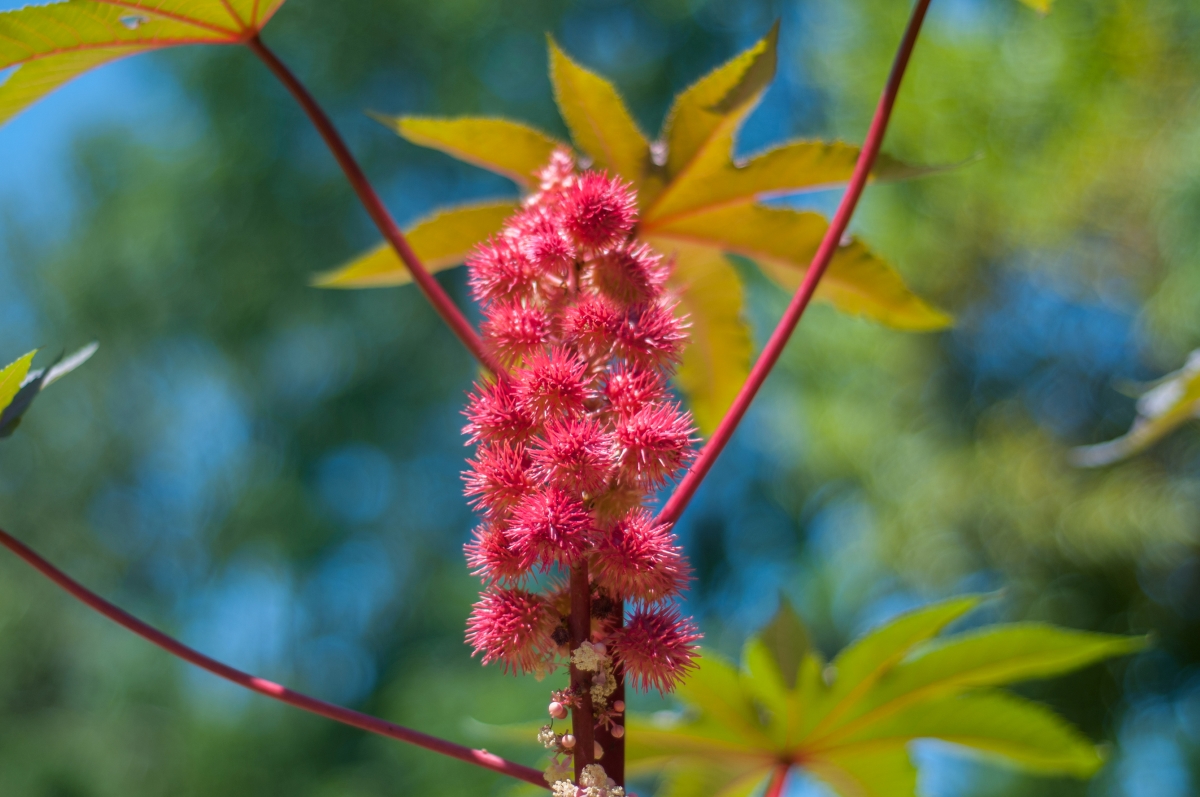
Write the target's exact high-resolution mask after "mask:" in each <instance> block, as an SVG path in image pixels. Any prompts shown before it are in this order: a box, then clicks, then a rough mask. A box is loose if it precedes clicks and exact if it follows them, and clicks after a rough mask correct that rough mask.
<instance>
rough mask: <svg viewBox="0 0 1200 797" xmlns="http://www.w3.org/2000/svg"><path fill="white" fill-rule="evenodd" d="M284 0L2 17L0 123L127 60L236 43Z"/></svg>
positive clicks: (113, 0)
mask: <svg viewBox="0 0 1200 797" xmlns="http://www.w3.org/2000/svg"><path fill="white" fill-rule="evenodd" d="M282 4H283V0H119V2H118V0H67V1H66V2H62V3H53V4H50V5H42V6H28V7H25V8H19V9H16V10H15V11H5V12H0V70H4V69H7V68H9V67H14V66H16V67H19V68H18V69H17V70H16V72H14V73H13V74H12V75H11V76H9V78H8V80H7V81H5V82H4V83H3V84H2V85H0V124H3V123H4V122H7V121H8V120H9V119H11V118H12V117H13V116H15V115H16V114H17V113H19V112H21V111H22V110H24V109H25V108H26V107H28V106H29V105H31V104H32V103H34V102H36V101H37V100H39V99H41V98H42V97H44V96H45V95H46V94H48V93H50V92H51V91H53V90H54V89H56V88H58V87H59V86H61V85H63V84H64V83H66V82H67V81H69V80H71V79H72V78H75V77H78V76H79V75H81V74H83V73H84V72H86V71H88V70H89V69H92V68H93V67H97V66H100V65H102V64H105V63H108V62H110V61H114V60H116V59H118V58H123V57H125V56H128V55H136V54H137V53H142V52H148V51H150V50H156V49H159V48H162V47H174V46H179V45H185V44H238V43H241V42H244V41H245V40H246V39H248V38H250V37H251V36H254V35H255V34H257V33H258V32H259V31H260V30H262V27H263V25H265V24H266V23H267V21H268V20H269V19H270V18H271V16H272V14H274V13H275V11H276V10H278V8H279V6H281V5H282Z"/></svg>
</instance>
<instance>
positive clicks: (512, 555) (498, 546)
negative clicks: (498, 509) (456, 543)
mask: <svg viewBox="0 0 1200 797" xmlns="http://www.w3.org/2000/svg"><path fill="white" fill-rule="evenodd" d="M464 551H465V552H466V554H467V564H468V565H470V566H471V572H472V573H473V574H474V575H477V576H479V577H480V578H482V579H483V580H484V582H485V583H492V582H496V583H500V584H507V585H513V584H517V583H520V582H523V581H525V580H526V579H527V578H528V576H529V568H528V567H526V566H525V562H524V561H523V559H522V557H521V555H520V554H518V553H517V552H516V551H514V550H513V549H512V542H511V541H510V540H509V539H508V535H507V534H505V533H504V529H502V528H501V527H499V526H497V525H495V524H493V523H484V524H483V525H481V526H479V527H478V528H477V529H475V534H474V535H473V537H472V539H471V541H470V542H469V543H467V544H466V546H464Z"/></svg>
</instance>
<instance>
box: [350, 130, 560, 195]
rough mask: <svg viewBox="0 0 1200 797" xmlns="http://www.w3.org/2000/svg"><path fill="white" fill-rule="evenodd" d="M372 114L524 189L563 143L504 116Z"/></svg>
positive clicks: (421, 141)
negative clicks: (454, 117) (446, 117)
mask: <svg viewBox="0 0 1200 797" xmlns="http://www.w3.org/2000/svg"><path fill="white" fill-rule="evenodd" d="M372 116H374V118H375V119H377V120H378V121H380V122H382V123H383V124H385V125H387V126H388V127H389V128H391V129H392V130H395V131H396V132H397V133H399V134H400V135H401V136H402V137H404V138H405V139H407V140H409V141H411V142H412V143H414V144H417V145H419V146H422V147H430V148H432V149H436V150H441V151H442V152H445V153H446V154H448V155H452V156H454V157H455V158H458V159H459V160H461V161H464V162H466V163H470V164H473V165H475V166H479V167H481V168H484V169H487V170H488V171H492V172H495V173H496V174H500V175H503V176H505V177H507V178H509V179H510V180H512V181H513V182H515V183H516V184H517V185H519V186H521V187H522V188H526V189H529V188H533V187H534V186H535V179H534V176H533V175H534V172H536V171H538V170H539V169H541V168H542V167H544V166H545V165H546V164H547V163H548V162H549V161H550V153H552V152H553V151H554V149H555V148H556V147H560V146H564V145H563V144H562V143H561V142H559V141H556V140H555V139H553V138H551V137H550V136H548V135H546V134H545V133H543V132H542V131H540V130H536V129H534V128H532V127H529V126H528V125H523V124H521V123H520V122H510V121H509V120H507V119H486V118H481V117H470V116H464V117H459V118H457V119H433V118H428V117H416V116H380V115H378V114H372Z"/></svg>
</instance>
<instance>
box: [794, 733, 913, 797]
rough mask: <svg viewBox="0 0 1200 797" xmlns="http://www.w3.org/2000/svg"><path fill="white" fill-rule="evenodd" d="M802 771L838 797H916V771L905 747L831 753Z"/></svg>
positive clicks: (807, 762)
mask: <svg viewBox="0 0 1200 797" xmlns="http://www.w3.org/2000/svg"><path fill="white" fill-rule="evenodd" d="M805 767H806V768H807V769H808V770H809V771H811V772H812V773H813V774H814V775H816V776H817V777H818V778H820V779H821V780H823V781H825V782H826V783H828V784H829V785H830V786H831V787H832V788H833V789H834V791H836V792H837V793H838V794H839V795H841V797H916V794H917V768H916V767H915V766H913V763H912V761H911V760H910V759H909V757H908V750H907V748H906V746H905V745H903V744H899V745H892V746H889V747H883V748H875V749H869V750H862V749H859V750H852V749H843V750H830V751H827V752H823V753H817V754H814V755H813V756H812V757H811V758H808V759H806V760H805Z"/></svg>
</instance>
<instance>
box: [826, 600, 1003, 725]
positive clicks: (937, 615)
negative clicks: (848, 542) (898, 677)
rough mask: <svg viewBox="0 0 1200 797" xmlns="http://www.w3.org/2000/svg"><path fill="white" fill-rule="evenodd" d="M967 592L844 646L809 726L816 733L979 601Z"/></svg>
mask: <svg viewBox="0 0 1200 797" xmlns="http://www.w3.org/2000/svg"><path fill="white" fill-rule="evenodd" d="M979 601H980V598H979V596H976V595H970V596H967V597H965V598H954V599H952V600H948V601H944V602H942V603H935V604H933V605H932V606H926V607H923V608H920V609H917V610H915V611H912V612H908V613H905V614H902V615H900V616H899V617H897V618H895V619H894V620H892V621H891V622H889V623H886V624H884V625H883V626H880V627H879V628H877V629H875V630H873V631H871V632H869V633H867V634H866V635H865V636H864V637H862V638H861V639H859V640H858V641H856V642H854V643H853V644H851V645H849V646H847V647H846V649H845V650H843V651H842V652H841V653H839V654H838V656H837V658H835V659H834V660H833V663H832V667H833V678H834V680H833V684H832V686H831V687H830V688H829V690H828V692H827V693H826V694H825V695H823V696H822V700H821V706H820V707H819V708H818V709H817V710H815V711H814V712H813V715H812V717H811V718H810V721H809V729H810V732H811V733H812V734H813V735H817V736H819V735H820V734H821V732H822V731H823V730H825V729H826V728H828V727H829V726H831V725H832V724H833V723H834V722H836V721H837V720H839V719H840V718H841V717H842V716H844V715H845V714H846V713H847V712H848V711H850V710H851V709H852V708H853V707H854V706H855V704H856V703H857V702H858V701H859V700H861V699H862V698H863V697H865V696H866V695H867V694H868V693H869V692H870V690H871V689H873V688H874V687H875V685H876V684H877V683H878V682H879V679H880V678H882V677H883V676H884V674H886V673H887V672H888V671H889V670H891V669H892V668H893V667H895V666H896V665H897V664H899V663H900V660H901V659H903V658H904V657H905V656H907V655H908V653H909V651H911V650H912V649H913V647H914V646H915V645H917V644H919V643H921V642H924V641H926V640H928V639H931V638H932V637H934V636H936V635H937V634H938V633H940V632H941V630H942V629H943V628H945V627H946V626H947V625H949V624H950V623H952V622H954V621H955V620H957V619H958V618H959V617H962V616H963V615H964V614H966V613H967V612H969V611H971V610H972V609H974V608H975V607H976V606H978V605H979Z"/></svg>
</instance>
